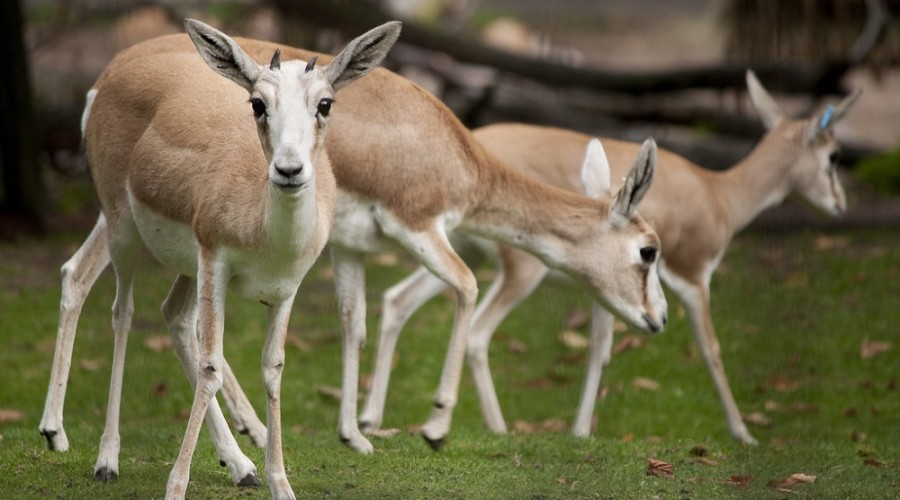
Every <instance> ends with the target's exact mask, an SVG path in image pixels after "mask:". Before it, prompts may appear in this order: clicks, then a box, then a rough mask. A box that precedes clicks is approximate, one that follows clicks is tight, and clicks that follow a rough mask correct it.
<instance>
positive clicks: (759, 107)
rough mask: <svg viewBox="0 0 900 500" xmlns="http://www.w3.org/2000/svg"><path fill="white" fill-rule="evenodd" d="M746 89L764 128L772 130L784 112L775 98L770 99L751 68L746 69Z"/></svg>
mask: <svg viewBox="0 0 900 500" xmlns="http://www.w3.org/2000/svg"><path fill="white" fill-rule="evenodd" d="M747 89H748V90H749V91H750V101H751V102H753V107H754V108H756V112H757V113H759V117H760V118H761V119H762V122H763V125H765V126H766V129H768V130H772V129H773V128H775V127H776V126H777V125H778V124H779V123H780V122H781V120H782V118H784V113H782V112H781V108H780V107H779V106H778V103H776V102H775V99H772V96H771V95H769V92H768V91H766V89H765V87H763V86H762V84H761V83H759V80H757V78H756V74H755V73H753V70H749V69H748V70H747Z"/></svg>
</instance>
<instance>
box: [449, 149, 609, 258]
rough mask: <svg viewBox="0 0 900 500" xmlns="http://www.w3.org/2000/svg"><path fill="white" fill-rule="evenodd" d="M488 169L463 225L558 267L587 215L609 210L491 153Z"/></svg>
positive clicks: (597, 216) (594, 217)
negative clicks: (538, 179) (479, 196)
mask: <svg viewBox="0 0 900 500" xmlns="http://www.w3.org/2000/svg"><path fill="white" fill-rule="evenodd" d="M489 160H490V161H491V162H492V167H493V168H491V169H486V170H485V171H484V172H483V174H482V175H483V177H482V179H481V180H482V182H483V184H484V185H485V186H486V189H485V190H484V196H483V197H482V199H481V200H480V203H479V204H478V206H476V207H474V208H473V210H472V211H471V213H470V214H469V216H468V217H467V218H466V220H465V221H464V222H463V226H462V229H463V230H465V231H467V232H471V233H473V234H477V235H479V236H483V237H486V238H490V239H493V240H496V241H498V242H501V243H505V244H507V245H511V246H514V247H517V248H521V249H523V250H527V251H529V252H531V253H533V254H535V255H537V256H538V257H540V258H541V260H543V261H544V262H545V263H547V264H548V265H550V266H551V267H558V266H559V265H560V264H561V263H562V262H561V260H560V259H561V258H562V256H563V254H564V253H565V252H566V250H567V248H570V247H571V245H573V244H575V243H576V242H577V241H578V238H579V232H580V231H581V230H582V228H584V227H586V226H587V227H589V225H586V224H585V223H584V221H585V220H589V219H592V218H593V219H598V220H597V221H596V224H600V223H601V220H599V219H600V217H601V216H600V214H605V213H607V210H608V206H606V207H605V208H604V206H603V205H604V202H601V201H596V200H591V199H589V198H587V197H585V196H580V195H577V194H574V193H570V192H568V191H564V190H561V189H557V188H554V187H552V186H549V185H547V184H543V183H539V182H536V181H534V180H532V179H530V178H528V177H526V176H524V175H522V174H519V173H518V172H515V171H512V170H511V169H509V168H507V167H506V166H505V165H503V164H501V163H500V162H499V161H497V160H494V159H493V158H489Z"/></svg>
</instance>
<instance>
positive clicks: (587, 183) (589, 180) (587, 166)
mask: <svg viewBox="0 0 900 500" xmlns="http://www.w3.org/2000/svg"><path fill="white" fill-rule="evenodd" d="M581 184H582V187H583V188H584V194H586V195H587V196H588V197H590V198H598V197H600V196H602V195H604V194H607V193H609V191H610V188H611V181H610V172H609V160H608V159H607V158H606V151H604V150H603V145H602V144H600V140H599V139H591V140H590V142H588V145H587V150H586V151H585V154H584V161H583V162H582V164H581Z"/></svg>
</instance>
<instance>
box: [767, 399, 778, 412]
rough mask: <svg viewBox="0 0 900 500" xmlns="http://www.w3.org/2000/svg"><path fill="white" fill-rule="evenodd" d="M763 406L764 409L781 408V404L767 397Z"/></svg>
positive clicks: (776, 409) (773, 409) (775, 409)
mask: <svg viewBox="0 0 900 500" xmlns="http://www.w3.org/2000/svg"><path fill="white" fill-rule="evenodd" d="M763 408H765V409H766V411H778V410H780V409H781V404H780V403H778V402H777V401H772V400H771V399H767V400H766V403H765V404H764V405H763Z"/></svg>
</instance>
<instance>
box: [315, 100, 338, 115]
mask: <svg viewBox="0 0 900 500" xmlns="http://www.w3.org/2000/svg"><path fill="white" fill-rule="evenodd" d="M333 103H334V99H329V98H327V97H326V98H324V99H322V100H321V101H319V105H318V106H316V113H317V114H319V115H321V116H322V118H328V113H331V105H332V104H333Z"/></svg>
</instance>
